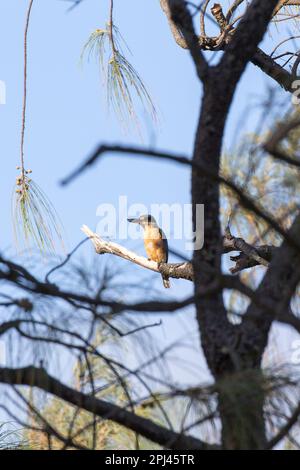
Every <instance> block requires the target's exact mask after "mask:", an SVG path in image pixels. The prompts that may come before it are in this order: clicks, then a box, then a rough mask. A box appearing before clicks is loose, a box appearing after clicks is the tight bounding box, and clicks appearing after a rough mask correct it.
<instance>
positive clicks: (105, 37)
mask: <svg viewBox="0 0 300 470" xmlns="http://www.w3.org/2000/svg"><path fill="white" fill-rule="evenodd" d="M122 43H123V44H125V46H126V47H127V45H126V43H125V41H124V39H123V38H122V36H121V34H120V32H119V29H118V28H117V27H116V26H115V24H114V22H113V0H111V3H110V18H109V22H108V23H107V25H106V28H105V29H97V30H96V31H94V32H93V33H92V34H91V36H90V37H89V39H88V41H87V42H86V44H85V46H84V48H83V52H82V55H81V57H83V56H84V54H85V53H87V56H88V58H90V57H91V56H92V55H94V56H95V57H96V59H97V60H98V61H99V64H100V68H101V72H102V74H103V76H104V82H105V83H106V87H107V101H108V107H109V108H112V109H113V110H114V112H115V113H116V115H117V117H118V118H119V119H120V121H121V123H122V125H123V127H125V128H127V127H128V126H129V124H130V123H131V122H134V124H135V125H136V126H137V127H139V121H138V116H137V112H136V100H137V101H139V102H140V103H141V104H142V106H143V107H144V109H145V110H146V111H147V112H148V114H150V116H151V118H152V119H153V120H154V121H156V119H157V113H156V109H155V106H154V104H153V101H152V99H151V96H150V94H149V93H148V91H147V89H146V87H145V85H144V83H143V81H142V79H141V77H140V75H139V74H138V72H137V71H136V70H135V68H134V67H133V66H132V65H131V64H130V62H129V61H128V60H127V59H126V57H125V55H124V53H123V51H122ZM127 49H128V47H127Z"/></svg>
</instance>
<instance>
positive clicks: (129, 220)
mask: <svg viewBox="0 0 300 470" xmlns="http://www.w3.org/2000/svg"><path fill="white" fill-rule="evenodd" d="M127 220H128V222H131V223H132V224H139V223H140V219H127Z"/></svg>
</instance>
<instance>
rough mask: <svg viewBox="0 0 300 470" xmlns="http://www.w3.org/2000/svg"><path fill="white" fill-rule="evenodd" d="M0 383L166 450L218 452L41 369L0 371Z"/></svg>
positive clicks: (214, 447) (27, 368) (192, 438)
mask: <svg viewBox="0 0 300 470" xmlns="http://www.w3.org/2000/svg"><path fill="white" fill-rule="evenodd" d="M0 382H2V383H4V384H9V385H28V386H31V387H38V388H39V389H41V390H44V391H45V392H48V393H51V394H52V395H55V396H57V397H58V398H61V399H62V400H65V401H66V402H68V403H70V404H72V405H75V406H78V407H80V408H82V409H84V410H86V411H89V412H91V413H94V414H95V415H97V416H100V417H102V418H103V419H110V420H113V421H114V422H116V423H118V424H121V425H123V426H126V427H127V428H128V429H131V430H132V431H134V432H137V433H138V434H141V435H142V436H144V437H146V438H147V439H150V440H151V441H153V442H156V443H157V444H160V445H162V446H164V447H166V448H169V449H184V450H188V449H195V450H196V449H199V450H200V449H201V450H210V449H211V450H212V449H215V450H216V449H218V447H217V446H214V445H210V444H207V443H205V442H202V441H200V440H199V439H196V438H194V437H192V436H185V435H183V434H177V433H175V432H174V431H170V430H169V429H166V428H164V427H162V426H159V425H158V424H155V423H154V422H153V421H150V420H148V419H145V418H142V417H141V416H138V415H136V414H134V413H132V412H129V411H127V410H126V409H124V408H121V407H119V406H117V405H114V404H112V403H108V402H106V401H104V400H100V399H99V398H96V397H94V396H91V395H86V394H84V393H82V392H79V391H77V390H75V389H72V388H70V387H68V386H67V385H64V384H63V383H62V382H59V381H58V380H57V379H55V378H54V377H52V376H51V375H49V374H48V373H47V372H46V370H45V369H43V368H36V367H32V366H30V367H24V368H20V369H9V368H0Z"/></svg>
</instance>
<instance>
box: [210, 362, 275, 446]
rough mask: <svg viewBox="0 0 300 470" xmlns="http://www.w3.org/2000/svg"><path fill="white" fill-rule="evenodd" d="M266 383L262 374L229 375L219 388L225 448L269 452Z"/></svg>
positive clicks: (251, 372) (247, 372)
mask: <svg viewBox="0 0 300 470" xmlns="http://www.w3.org/2000/svg"><path fill="white" fill-rule="evenodd" d="M263 407H264V391H263V381H262V377H261V375H260V372H259V371H255V370H251V371H244V372H243V373H242V374H234V375H228V376H227V377H225V378H224V379H223V380H222V381H221V382H220V384H219V413H220V418H221V422H222V448H223V449H227V450H240V449H242V450H247V449H248V450H251V449H252V450H255V449H260V450H262V449H265V448H266V442H267V441H266V432H265V420H264V411H263Z"/></svg>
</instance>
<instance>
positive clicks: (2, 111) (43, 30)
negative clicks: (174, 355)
mask: <svg viewBox="0 0 300 470" xmlns="http://www.w3.org/2000/svg"><path fill="white" fill-rule="evenodd" d="M27 6H28V1H27V0H10V1H7V0H0V64H1V67H0V79H1V80H4V81H5V82H6V87H7V102H6V105H5V106H0V127H1V139H0V151H1V185H0V200H1V222H2V224H1V232H0V246H1V249H2V250H8V251H9V252H10V253H14V247H13V243H12V225H11V194H12V191H13V187H14V181H15V177H16V175H17V171H16V165H18V162H19V160H18V159H19V147H20V143H19V142H20V125H21V107H22V86H23V85H22V68H23V30H24V21H25V13H26V9H27ZM68 6H69V3H68V2H66V1H60V0H35V2H34V5H33V10H32V17H31V24H30V31H29V37H28V112H27V128H26V139H25V160H26V162H27V167H28V168H31V169H32V170H33V178H34V180H35V181H36V182H37V183H38V184H39V185H40V186H41V187H42V188H43V189H44V191H45V192H46V193H47V195H48V197H49V198H50V200H51V201H52V203H53V204H54V206H55V207H56V209H57V211H58V213H59V215H60V218H61V219H62V221H63V224H64V228H65V232H66V240H67V246H68V249H71V248H72V247H73V246H74V245H75V244H76V243H77V242H79V241H80V240H81V239H82V238H83V236H82V234H81V232H80V227H81V225H82V224H87V225H89V226H90V227H91V228H92V229H93V228H95V227H96V225H97V222H98V220H97V217H96V209H97V207H98V205H99V204H101V203H112V204H114V205H116V204H117V201H118V197H119V196H120V195H126V196H127V197H128V202H129V204H131V203H136V202H139V203H143V204H146V205H149V204H151V203H174V202H179V203H182V204H184V203H189V202H190V174H189V171H188V169H186V168H183V167H179V166H174V165H170V164H168V163H163V162H154V161H153V160H151V161H150V160H148V161H146V160H145V159H143V158H130V157H125V156H120V157H119V158H117V157H116V156H113V157H106V158H105V159H104V160H103V161H102V162H101V163H100V164H99V165H97V166H95V167H93V169H92V170H90V171H88V172H86V173H85V174H84V175H82V176H81V177H80V178H79V179H77V180H76V181H75V182H74V183H72V184H71V185H70V186H68V187H66V188H62V187H60V186H59V180H60V179H61V178H62V177H64V176H65V175H66V174H68V173H69V172H70V171H71V170H72V169H74V167H75V166H77V165H78V163H80V162H81V161H82V159H84V158H85V157H86V156H87V155H88V154H89V153H90V151H91V150H93V148H94V147H95V146H96V145H97V144H99V143H100V142H108V143H116V142H121V143H131V144H140V143H141V142H140V141H139V139H138V137H137V136H136V135H135V134H129V135H124V132H122V130H121V129H120V125H119V123H118V121H117V120H116V119H115V117H114V116H113V115H111V116H108V113H107V109H106V101H105V98H104V90H103V88H102V86H101V79H100V77H99V68H98V65H97V64H96V63H95V62H94V61H92V60H91V61H90V62H89V63H88V62H86V61H85V62H84V63H83V65H80V55H81V51H82V48H83V46H84V44H85V42H86V40H87V39H88V37H89V35H90V33H91V32H92V31H94V30H95V29H96V28H101V27H103V26H104V24H105V21H106V20H107V13H108V1H107V0H101V1H100V0H85V1H84V2H82V5H80V6H79V7H77V8H75V9H74V10H73V11H72V12H70V13H67V9H68ZM115 22H116V24H117V25H118V27H119V28H120V30H121V32H122V34H123V36H124V37H125V39H126V41H127V43H128V45H129V47H130V49H131V51H132V57H131V58H130V61H131V62H132V64H133V65H134V66H135V67H136V69H137V70H138V72H139V74H140V75H141V76H142V78H143V80H144V82H145V84H146V85H147V87H148V89H149V92H150V93H151V96H152V97H153V99H154V101H155V103H156V105H157V107H158V109H159V113H160V116H161V119H160V126H159V128H158V129H155V128H154V129H153V128H151V126H150V128H149V132H148V134H147V133H146V134H145V138H144V143H145V144H146V145H149V144H150V143H151V144H154V145H155V147H157V148H161V149H165V150H169V151H174V152H176V153H180V152H183V153H185V154H190V153H191V151H192V147H193V136H194V133H195V126H196V120H197V116H198V114H199V105H200V97H201V86H200V84H199V82H198V80H197V78H196V76H195V71H194V67H193V64H192V61H191V59H190V57H189V54H188V53H187V52H186V51H183V50H181V49H180V48H179V47H178V46H177V45H176V44H175V43H174V41H173V38H172V36H171V34H170V31H169V29H168V25H167V21H166V18H165V17H164V16H163V14H162V12H161V10H160V7H159V1H158V0H155V1H149V0H148V1H140V0H130V1H125V0H116V1H115ZM270 41H271V39H267V42H270ZM270 84H273V82H271V81H270V80H269V79H268V78H267V77H266V76H265V75H263V74H262V73H261V72H260V70H259V69H257V68H256V67H254V66H252V65H249V66H248V68H247V71H246V73H245V75H244V77H243V79H242V81H241V83H240V85H239V88H238V93H237V95H236V97H235V101H234V105H233V108H232V112H231V116H230V119H229V121H228V125H227V129H226V139H225V145H227V146H230V144H231V142H232V140H233V139H236V138H237V135H236V134H237V123H238V122H239V119H240V117H241V116H242V115H245V113H248V112H249V109H250V106H251V104H252V103H253V100H255V97H257V96H261V95H263V94H264V92H265V90H266V87H267V86H268V85H270ZM257 112H258V111H256V112H251V113H249V120H248V129H251V128H253V127H254V125H255V123H256V121H257ZM148 127H149V126H148ZM124 216H126V214H124ZM170 245H172V247H174V248H175V249H178V250H181V251H183V249H184V245H183V241H172V240H171V241H170ZM129 246H130V243H129ZM131 246H132V245H131ZM135 247H136V248H137V250H140V252H141V253H143V247H142V244H138V245H135ZM85 250H86V251H85V253H89V254H90V253H91V250H90V248H88V247H86V248H85ZM121 262H123V261H121ZM123 263H125V261H124V262H123ZM131 269H133V268H131ZM134 269H136V272H138V271H137V270H139V269H140V268H138V267H136V268H135V267H134ZM143 274H144V273H143ZM174 284H175V285H176V287H175V289H173V290H171V292H168V293H165V292H162V295H165V296H171V295H172V296H174V295H175V296H183V295H188V294H189V293H190V292H191V285H189V284H188V283H187V282H184V281H174ZM191 315H192V316H189V317H188V319H189V320H191V319H192V318H193V314H191ZM181 321H183V322H185V325H186V326H187V323H189V322H188V321H186V320H184V319H183V318H182V317H179V320H176V321H172V320H168V319H167V320H166V321H165V326H163V327H162V332H161V333H160V334H161V337H162V338H163V340H166V341H167V340H170V339H171V336H172V335H173V336H174V337H177V336H180V334H181V331H182V324H181ZM170 322H171V323H170ZM168 325H171V329H169V328H168ZM188 328H191V329H193V331H194V333H195V338H196V339H195V341H196V342H197V341H198V339H197V327H196V325H195V324H194V322H192V325H191V324H190V323H189V325H188ZM197 354H198V351H197Z"/></svg>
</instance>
